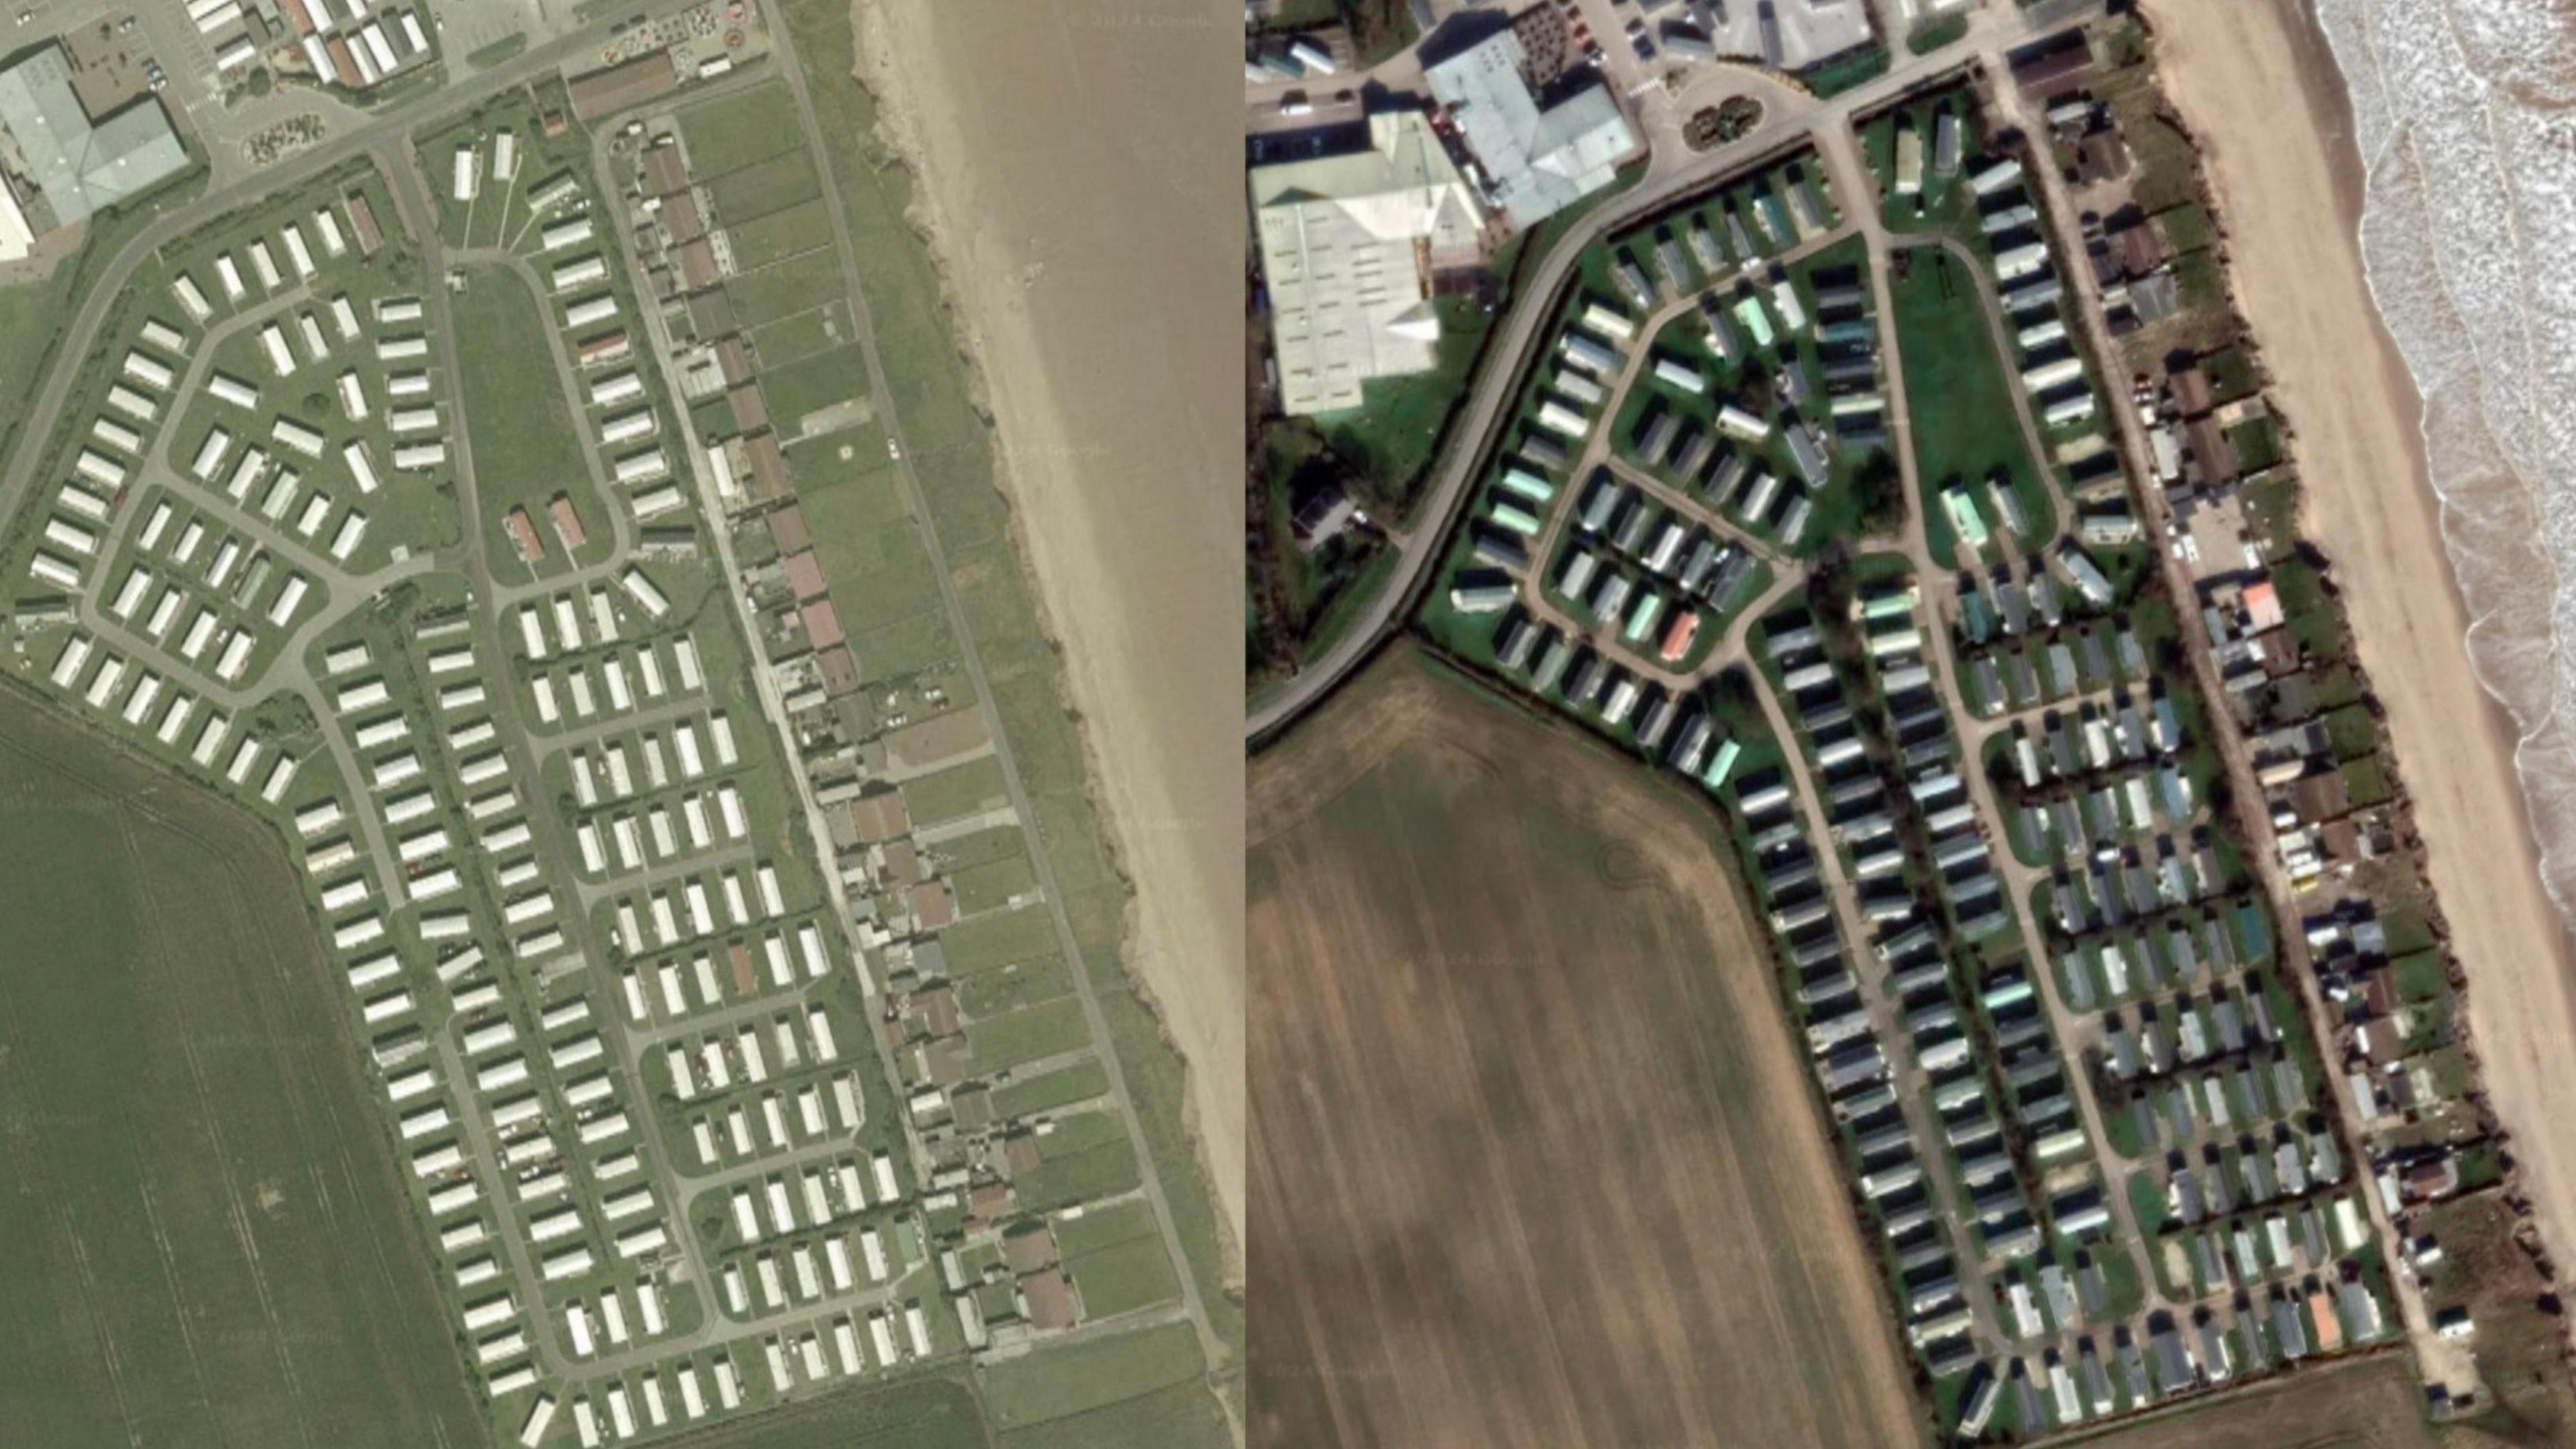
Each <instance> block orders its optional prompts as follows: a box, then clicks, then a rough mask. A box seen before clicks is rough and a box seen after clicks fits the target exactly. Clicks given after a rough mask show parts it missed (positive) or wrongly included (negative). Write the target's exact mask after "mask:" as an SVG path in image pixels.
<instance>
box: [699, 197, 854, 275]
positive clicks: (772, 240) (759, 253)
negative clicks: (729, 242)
mask: <svg viewBox="0 0 2576 1449" xmlns="http://www.w3.org/2000/svg"><path fill="white" fill-rule="evenodd" d="M724 228H725V233H726V234H727V235H728V236H730V237H732V238H733V254H734V258H735V260H736V261H737V262H738V263H739V264H740V265H741V266H743V267H744V268H746V269H748V268H752V267H765V266H767V265H769V264H770V263H771V262H777V261H784V260H786V259H787V258H789V257H792V256H798V255H801V254H803V253H806V252H810V251H813V250H815V249H817V248H820V247H828V246H830V245H831V244H832V213H831V210H830V208H828V207H826V206H824V205H823V203H822V202H820V201H803V202H798V203H797V204H795V205H793V206H789V207H786V208H784V209H781V210H777V211H771V212H766V213H763V214H761V215H758V216H753V217H749V218H747V219H745V220H742V221H734V220H730V219H726V220H724Z"/></svg>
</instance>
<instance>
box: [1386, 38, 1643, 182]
mask: <svg viewBox="0 0 2576 1449" xmlns="http://www.w3.org/2000/svg"><path fill="white" fill-rule="evenodd" d="M1422 74H1423V80H1424V81H1425V82H1426V83H1427V84H1428V85H1429V86H1430V87H1431V94H1432V95H1434V96H1436V97H1438V98H1439V101H1440V104H1441V106H1442V107H1443V108H1445V109H1446V110H1447V112H1448V114H1449V119H1450V120H1451V121H1453V122H1455V123H1456V125H1457V127H1458V131H1459V134H1460V135H1461V136H1463V137H1465V139H1466V142H1467V149H1468V150H1469V151H1471V152H1473V153H1474V155H1475V158H1476V164H1477V166H1478V167H1479V168H1480V169H1481V170H1482V171H1483V172H1484V180H1485V192H1486V195H1487V196H1488V198H1489V199H1490V200H1491V201H1492V203H1493V206H1494V209H1495V210H1497V211H1499V212H1501V213H1502V214H1503V215H1504V217H1505V218H1507V219H1508V220H1509V221H1510V222H1511V224H1512V225H1513V226H1515V227H1529V226H1535V225H1536V224H1538V223H1539V222H1541V221H1544V220H1546V219H1547V218H1548V217H1550V216H1553V215H1555V214H1556V213H1557V212H1559V211H1562V210H1564V209H1565V208H1566V207H1568V206H1570V205H1572V204H1573V203H1575V202H1576V201H1579V200H1581V199H1582V198H1584V197H1586V196H1589V195H1591V194H1592V193H1593V192H1596V191H1599V190H1600V189H1601V188H1603V187H1605V186H1607V185H1609V184H1610V183H1611V181H1612V180H1613V179H1614V178H1615V177H1616V176H1617V175H1618V171H1619V165H1620V163H1621V162H1623V161H1625V160H1627V159H1628V158H1629V157H1630V156H1633V155H1635V154H1637V152H1638V150H1639V148H1640V146H1641V145H1642V142H1640V140H1639V139H1638V136H1637V132H1636V130H1635V128H1634V127H1632V126H1630V125H1629V124H1628V118H1627V117H1626V116H1625V115H1623V114H1621V113H1620V110H1619V103H1618V100H1617V99H1616V98H1615V97H1614V96H1612V95H1611V93H1610V89H1609V87H1607V86H1604V85H1601V84H1598V83H1597V82H1596V83H1593V84H1589V85H1585V86H1582V87H1581V88H1579V89H1577V90H1575V91H1574V92H1573V93H1572V94H1570V95H1565V96H1562V97H1559V98H1557V99H1555V100H1554V101H1553V102H1550V103H1544V104H1543V103H1542V102H1541V100H1540V98H1539V95H1538V93H1537V92H1536V91H1535V90H1533V89H1532V87H1531V84H1530V68H1529V57H1528V54H1527V52H1526V51H1525V49H1524V48H1523V46H1522V44H1521V37H1520V35H1519V33H1518V32H1517V31H1513V30H1498V31H1496V32H1495V33H1493V34H1492V35H1490V36H1487V37H1486V38H1485V39H1483V40H1481V41H1478V42H1477V43H1476V44H1474V45H1471V46H1469V47H1467V48H1466V49H1465V50H1462V51H1460V52H1458V53H1457V54H1455V55H1452V56H1450V57H1449V58H1447V59H1446V60H1442V61H1440V62H1438V63H1436V64H1434V65H1430V66H1427V67H1425V68H1424V70H1423V73H1422Z"/></svg>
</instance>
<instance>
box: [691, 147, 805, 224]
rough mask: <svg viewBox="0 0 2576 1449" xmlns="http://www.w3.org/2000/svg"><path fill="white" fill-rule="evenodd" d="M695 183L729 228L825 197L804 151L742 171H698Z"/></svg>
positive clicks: (784, 154) (760, 162)
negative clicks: (702, 188)
mask: <svg viewBox="0 0 2576 1449" xmlns="http://www.w3.org/2000/svg"><path fill="white" fill-rule="evenodd" d="M691 179H693V180H696V181H697V182H699V184H701V185H703V186H705V187H706V188H707V192H708V195H709V196H710V198H711V199H712V200H713V201H714V202H715V208H716V219H717V221H719V222H721V223H723V224H724V225H726V226H731V225H733V224H735V223H736V222H743V221H749V220H751V219H752V218H754V217H759V216H767V215H768V214H769V213H771V212H773V211H779V210H783V209H785V208H787V207H790V206H794V205H795V204H796V203H798V202H800V201H806V200H810V199H812V198H813V197H815V196H818V195H820V194H821V193H822V183H821V181H820V180H819V178H817V176H816V175H815V172H814V158H813V157H812V156H811V155H809V154H808V153H806V152H805V151H804V150H803V149H801V148H800V149H797V150H793V151H783V152H780V153H779V154H778V155H775V156H772V157H770V158H768V159H767V160H764V161H755V162H753V163H752V164H750V165H748V166H745V167H743V168H742V169H741V170H739V171H724V172H716V171H707V170H704V169H703V168H701V169H698V170H694V171H692V173H691Z"/></svg>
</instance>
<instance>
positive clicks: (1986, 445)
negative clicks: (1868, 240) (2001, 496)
mask: <svg viewBox="0 0 2576 1449" xmlns="http://www.w3.org/2000/svg"><path fill="white" fill-rule="evenodd" d="M1910 255H1911V258H1912V262H1913V265H1912V266H1910V267H1908V268H1906V269H1905V270H1904V271H1903V272H1902V273H1901V274H1898V275H1893V276H1891V277H1890V278H1889V279H1888V287H1889V291H1890V293H1891V295H1892V297H1893V305H1894V307H1895V309H1896V344H1897V349H1898V350H1899V351H1900V352H1901V353H1902V354H1903V364H1902V365H1903V367H1904V369H1905V406H1906V411H1907V414H1908V416H1909V419H1910V421H1911V424H1912V428H1913V433H1914V467H1915V474H1916V476H1917V477H1919V478H1920V479H1921V480H1922V482H1923V488H1924V491H1925V497H1923V498H1922V499H1920V500H1918V504H1919V506H1920V507H1922V509H1923V511H1924V527H1925V529H1926V531H1927V535H1928V540H1929V542H1930V544H1931V550H1932V557H1933V559H1934V560H1935V561H1938V562H1944V563H1946V562H1947V561H1948V560H1949V558H1950V555H1951V551H1952V549H1953V547H1954V546H1955V545H1956V543H1957V538H1956V535H1955V534H1954V532H1953V530H1952V529H1951V526H1950V520H1949V516H1948V513H1947V511H1946V510H1945V509H1943V508H1942V506H1941V503H1940V500H1939V497H1938V494H1939V491H1940V489H1941V488H1942V486H1943V485H1944V484H1945V483H1948V482H1951V481H1954V480H1956V481H1960V482H1962V483H1963V484H1964V485H1966V488H1967V492H1968V494H1969V496H1970V497H1972V498H1974V499H1975V500H1976V502H1977V506H1978V509H1979V511H1980V512H1983V513H1985V514H1986V515H1987V516H1986V523H1987V526H1988V527H1989V528H1994V529H1997V530H1998V540H1999V541H2000V538H2001V537H2002V535H2001V531H2000V530H2001V524H2000V520H1998V519H1996V518H1995V517H1994V516H1993V514H1992V511H1991V509H1989V508H1988V506H1987V504H1986V500H1985V497H1984V493H1985V484H1986V482H1987V480H1988V479H1989V478H1991V477H1993V476H1994V475H1995V474H1996V473H1997V472H1998V471H2000V472H2002V473H2004V474H2006V475H2008V476H2009V477H2010V478H2011V480H2012V488H2013V492H2014V493H2015V495H2016V496H2018V497H2019V498H2020V500H2021V506H2022V509H2023V511H2024V512H2026V513H2028V514H2029V515H2030V522H2031V526H2032V527H2033V528H2034V529H2037V530H2039V532H2040V534H2041V535H2042V536H2043V537H2045V536H2046V535H2047V534H2048V533H2049V532H2050V531H2051V530H2052V524H2051V519H2052V518H2053V517H2054V516H2055V512H2056V505H2055V503H2054V501H2053V499H2052V498H2051V497H2050V490H2049V488H2048V486H2047V484H2046V483H2045V482H2044V481H2043V479H2042V478H2041V475H2040V472H2039V469H2038V467H2037V466H2036V465H2035V464H2034V463H2033V461H2032V459H2031V456H2030V450H2029V448H2027V447H2026V446H2024V445H2023V442H2022V434H2021V426H2020V423H2019V421H2018V420H2017V415H2016V414H2015V412H2014V410H2013V393H2012V389H2013V388H2014V387H2015V386H2016V385H2017V379H2015V378H2013V377H2012V376H2010V375H2009V374H2007V373H2006V372H2005V371H2004V367H2003V363H2002V360H2001V359H2000V358H1998V357H1997V356H1996V355H1995V343H1994V331H1993V328H1992V326H1991V325H1990V324H1989V322H1988V320H1987V316H1986V311H1985V307H1984V303H1983V300H1982V299H1981V297H1980V296H1979V294H1978V292H1977V289H1976V285H1975V283H1974V281H1973V280H1972V279H1971V278H1969V277H1968V276H1967V275H1966V274H1965V272H1964V269H1963V268H1962V267H1961V266H1960V264H1959V260H1958V258H1956V257H1954V256H1951V255H1950V254H1949V253H1948V252H1947V251H1940V250H1933V249H1920V250H1916V251H1914V252H1912V253H1911V254H1910Z"/></svg>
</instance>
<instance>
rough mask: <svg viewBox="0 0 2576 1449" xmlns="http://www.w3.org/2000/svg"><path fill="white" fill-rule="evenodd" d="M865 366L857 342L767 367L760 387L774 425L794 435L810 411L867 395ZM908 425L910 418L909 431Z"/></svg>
mask: <svg viewBox="0 0 2576 1449" xmlns="http://www.w3.org/2000/svg"><path fill="white" fill-rule="evenodd" d="M764 360H765V359H764ZM866 369H867V364H866V360H865V357H864V355H863V354H862V353H861V352H860V351H859V348H858V346H857V344H855V343H852V344H849V345H846V346H842V347H835V348H833V349H831V350H829V351H826V352H818V353H814V354H812V355H810V356H807V357H805V358H803V359H801V360H799V361H797V362H794V363H791V364H788V365H787V366H784V367H777V368H764V369H763V370H762V372H761V374H760V390H761V393H762V395H763V396H765V397H767V398H768V399H769V416H770V417H771V418H772V419H773V420H774V423H773V425H774V426H776V427H777V428H778V430H779V431H780V432H781V433H782V434H784V435H786V436H789V437H793V436H794V435H795V432H796V427H795V424H796V420H797V419H799V418H801V417H803V416H805V415H806V414H807V413H810V412H815V411H817V410H819V409H822V408H827V407H830V406H832V405H833V404H834V403H842V402H848V401H849V400H850V399H852V398H858V397H865V396H867V392H868V383H867V370H866ZM909 427H910V420H909V419H907V420H906V428H907V431H908V430H909Z"/></svg>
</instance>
